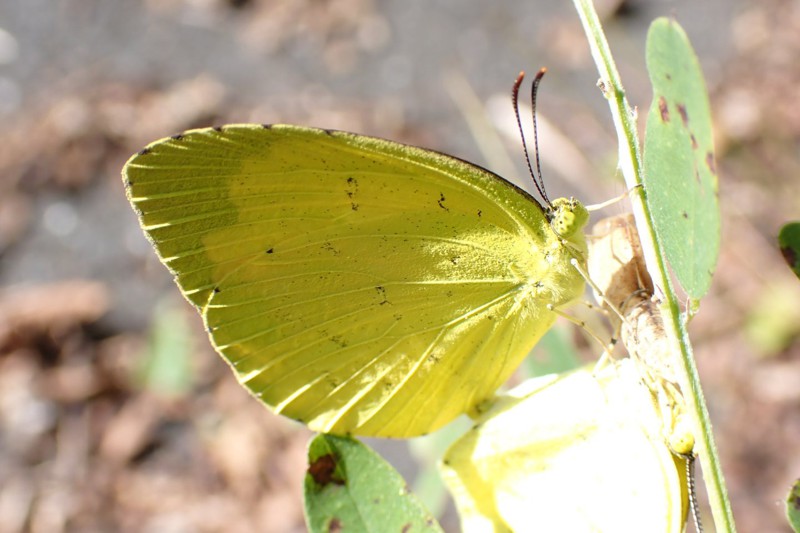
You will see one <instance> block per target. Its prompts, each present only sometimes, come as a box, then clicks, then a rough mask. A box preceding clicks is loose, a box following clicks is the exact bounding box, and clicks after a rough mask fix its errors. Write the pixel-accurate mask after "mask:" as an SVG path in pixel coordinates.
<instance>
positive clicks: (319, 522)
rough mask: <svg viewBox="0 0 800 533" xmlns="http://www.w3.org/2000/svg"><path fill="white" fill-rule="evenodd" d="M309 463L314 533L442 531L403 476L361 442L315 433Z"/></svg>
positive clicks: (308, 497) (307, 507) (307, 496)
mask: <svg viewBox="0 0 800 533" xmlns="http://www.w3.org/2000/svg"><path fill="white" fill-rule="evenodd" d="M308 464H309V467H308V472H307V475H306V480H305V489H304V494H305V511H306V524H307V525H308V529H309V531H311V532H312V533H332V532H338V531H343V532H344V531H398V532H401V531H402V532H408V533H414V532H421V531H425V532H433V533H435V532H441V531H442V530H441V528H440V527H439V524H438V523H437V522H436V521H435V520H434V519H433V517H431V515H430V513H429V512H428V510H427V509H425V507H424V506H423V505H422V504H421V503H420V502H419V500H418V499H417V498H416V496H414V495H413V494H411V493H410V491H409V490H408V488H407V486H406V482H405V480H404V479H403V478H402V476H400V474H399V473H397V471H396V470H394V468H392V467H391V465H389V464H388V463H387V462H386V461H384V460H383V459H382V458H381V457H380V456H379V455H377V454H376V453H375V452H374V451H372V450H371V449H369V448H368V447H367V446H365V445H364V444H362V443H361V442H359V441H357V440H355V439H351V438H345V437H335V436H333V435H325V434H321V435H317V436H316V437H314V439H313V440H312V441H311V443H310V444H309V446H308Z"/></svg>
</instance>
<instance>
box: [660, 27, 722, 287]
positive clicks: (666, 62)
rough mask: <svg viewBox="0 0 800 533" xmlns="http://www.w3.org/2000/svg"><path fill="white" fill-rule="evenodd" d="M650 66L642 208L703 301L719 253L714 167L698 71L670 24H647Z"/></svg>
mask: <svg viewBox="0 0 800 533" xmlns="http://www.w3.org/2000/svg"><path fill="white" fill-rule="evenodd" d="M647 69H648V71H649V73H650V81H651V82H652V84H653V102H652V104H651V106H650V113H649V115H648V117H647V128H646V133H645V134H646V136H645V143H644V170H645V171H644V185H645V191H646V195H647V204H648V206H649V208H650V210H651V212H652V213H653V218H654V223H655V229H656V235H657V238H658V240H659V242H660V244H661V246H662V247H663V249H664V251H665V253H666V256H667V259H668V260H669V262H670V265H671V266H672V269H673V270H674V272H675V276H676V277H677V278H678V281H679V282H680V284H681V285H682V286H683V288H684V290H685V291H686V292H687V293H688V295H689V296H690V297H692V298H694V299H700V298H701V297H702V296H703V295H704V294H705V293H706V292H707V291H708V288H709V285H710V284H711V276H712V275H713V273H714V267H715V265H716V262H717V256H718V255H719V240H720V214H719V205H718V202H717V170H716V163H715V159H714V141H713V138H712V131H711V111H710V108H709V103H708V94H707V91H706V87H705V82H704V81H703V74H702V72H701V70H700V64H699V63H698V61H697V57H696V56H695V54H694V50H693V49H692V46H691V44H690V43H689V39H688V38H687V36H686V33H684V31H683V29H682V28H681V27H680V26H679V25H678V23H677V22H675V21H674V20H671V19H667V18H659V19H656V20H655V21H654V22H653V24H651V26H650V31H649V32H648V35H647Z"/></svg>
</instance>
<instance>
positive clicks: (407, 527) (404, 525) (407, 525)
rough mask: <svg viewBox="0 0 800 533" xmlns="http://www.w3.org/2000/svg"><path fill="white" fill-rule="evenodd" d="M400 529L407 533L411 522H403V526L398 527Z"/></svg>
mask: <svg viewBox="0 0 800 533" xmlns="http://www.w3.org/2000/svg"><path fill="white" fill-rule="evenodd" d="M400 531H401V532H402V533H408V532H409V531H411V524H410V523H408V524H403V527H402V528H400Z"/></svg>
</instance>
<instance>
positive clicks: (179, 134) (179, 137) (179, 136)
mask: <svg viewBox="0 0 800 533" xmlns="http://www.w3.org/2000/svg"><path fill="white" fill-rule="evenodd" d="M183 137H184V135H183V133H178V134H177V135H173V136H172V137H170V139H172V140H173V141H181V140H183Z"/></svg>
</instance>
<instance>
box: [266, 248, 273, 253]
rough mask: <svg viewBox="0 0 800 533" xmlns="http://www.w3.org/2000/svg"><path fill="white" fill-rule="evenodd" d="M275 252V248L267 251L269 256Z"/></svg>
mask: <svg viewBox="0 0 800 533" xmlns="http://www.w3.org/2000/svg"><path fill="white" fill-rule="evenodd" d="M274 251H275V248H269V249H267V253H268V254H271V253H273V252H274Z"/></svg>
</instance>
